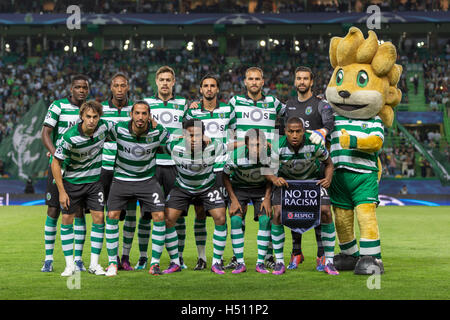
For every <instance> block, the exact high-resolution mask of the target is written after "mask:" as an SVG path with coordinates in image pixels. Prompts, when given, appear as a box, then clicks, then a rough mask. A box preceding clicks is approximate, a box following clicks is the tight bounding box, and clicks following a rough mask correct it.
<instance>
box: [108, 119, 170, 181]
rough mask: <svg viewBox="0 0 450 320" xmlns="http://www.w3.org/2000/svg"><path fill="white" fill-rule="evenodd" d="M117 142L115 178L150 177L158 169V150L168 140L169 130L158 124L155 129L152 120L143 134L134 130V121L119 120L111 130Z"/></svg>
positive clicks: (126, 179) (137, 179)
mask: <svg viewBox="0 0 450 320" xmlns="http://www.w3.org/2000/svg"><path fill="white" fill-rule="evenodd" d="M111 133H112V138H113V139H114V140H115V141H116V143H117V158H116V163H115V166H114V178H116V179H118V180H124V181H142V180H146V179H150V178H151V177H153V176H154V175H155V171H156V151H157V149H158V147H159V146H160V145H162V144H165V143H166V142H167V140H168V136H169V133H168V131H167V130H166V129H165V128H164V127H163V126H161V125H160V124H158V125H157V126H156V128H155V129H153V126H152V124H151V122H149V124H148V129H147V131H146V132H144V133H143V134H142V135H141V136H136V134H135V133H134V132H133V130H132V122H131V120H130V121H121V122H118V123H117V124H116V125H115V126H114V127H113V129H112V130H111Z"/></svg>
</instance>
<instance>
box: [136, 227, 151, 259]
mask: <svg viewBox="0 0 450 320" xmlns="http://www.w3.org/2000/svg"><path fill="white" fill-rule="evenodd" d="M151 229H152V226H151V221H150V219H148V220H147V219H143V218H140V219H139V224H138V242H139V255H140V257H146V258H147V251H148V242H149V240H150V232H151Z"/></svg>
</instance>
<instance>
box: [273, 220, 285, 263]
mask: <svg viewBox="0 0 450 320" xmlns="http://www.w3.org/2000/svg"><path fill="white" fill-rule="evenodd" d="M271 233H272V245H273V252H274V253H275V259H276V261H277V263H279V262H281V263H282V264H284V252H283V249H284V238H285V236H284V227H283V225H281V224H278V225H277V224H274V223H272V228H271Z"/></svg>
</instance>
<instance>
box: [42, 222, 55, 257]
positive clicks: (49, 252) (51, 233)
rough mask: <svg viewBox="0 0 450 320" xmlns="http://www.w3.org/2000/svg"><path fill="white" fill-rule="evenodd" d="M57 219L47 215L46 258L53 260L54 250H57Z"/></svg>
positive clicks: (45, 230)
mask: <svg viewBox="0 0 450 320" xmlns="http://www.w3.org/2000/svg"><path fill="white" fill-rule="evenodd" d="M57 223H58V220H57V219H53V218H52V217H49V216H47V219H45V227H44V242H45V260H46V261H47V260H51V261H53V251H54V250H55V240H56V230H57Z"/></svg>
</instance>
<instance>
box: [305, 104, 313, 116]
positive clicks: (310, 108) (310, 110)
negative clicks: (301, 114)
mask: <svg viewBox="0 0 450 320" xmlns="http://www.w3.org/2000/svg"><path fill="white" fill-rule="evenodd" d="M311 112H312V107H311V106H308V107H306V109H305V113H306V115H310V114H311Z"/></svg>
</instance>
